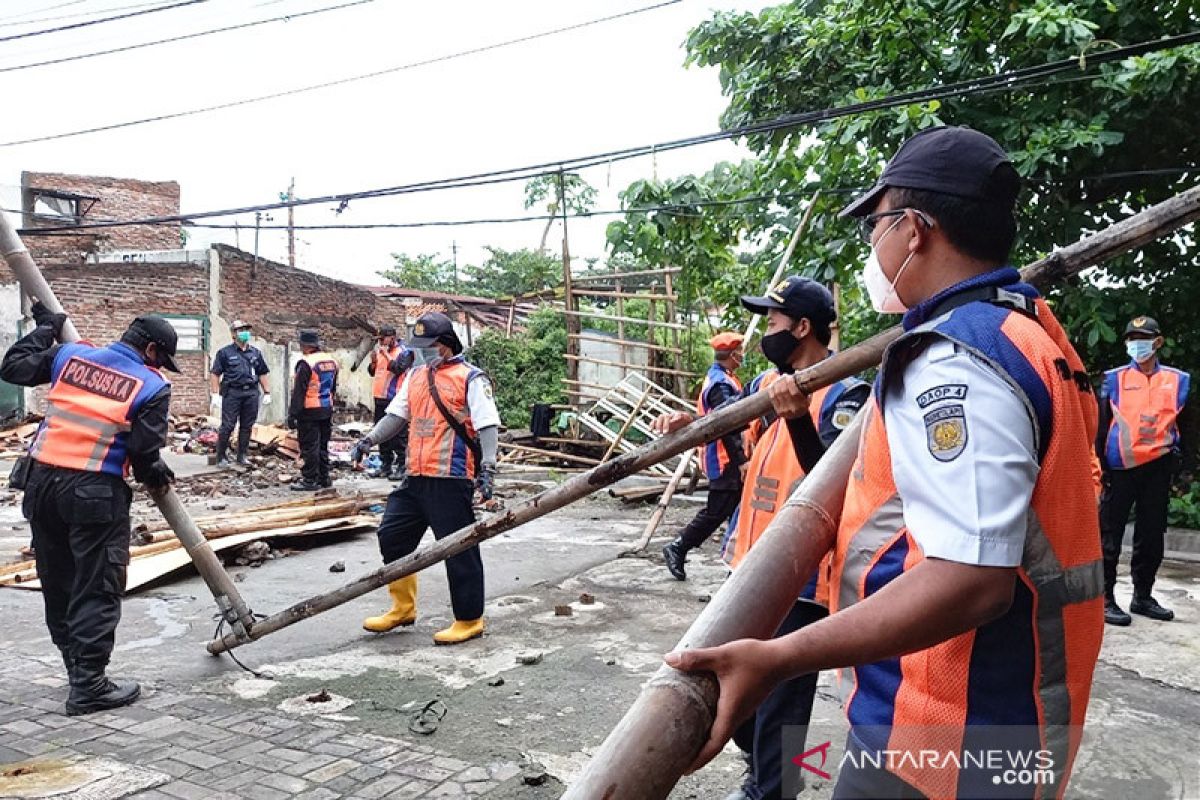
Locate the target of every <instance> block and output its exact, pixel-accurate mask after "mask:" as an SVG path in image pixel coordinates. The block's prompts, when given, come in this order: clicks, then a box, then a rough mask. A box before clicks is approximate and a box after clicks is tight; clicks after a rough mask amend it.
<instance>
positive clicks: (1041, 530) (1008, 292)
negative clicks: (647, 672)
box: [667, 128, 1104, 798]
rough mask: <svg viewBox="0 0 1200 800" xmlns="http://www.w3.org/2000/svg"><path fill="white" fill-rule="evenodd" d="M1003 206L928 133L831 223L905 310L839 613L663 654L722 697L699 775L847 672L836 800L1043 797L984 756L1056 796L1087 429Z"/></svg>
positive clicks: (839, 584) (1082, 567)
mask: <svg viewBox="0 0 1200 800" xmlns="http://www.w3.org/2000/svg"><path fill="white" fill-rule="evenodd" d="M1018 188H1019V179H1018V177H1017V174H1016V171H1015V169H1014V168H1013V167H1012V164H1011V163H1010V161H1009V160H1008V158H1007V156H1006V155H1005V153H1004V151H1003V150H1002V149H1001V148H1000V147H999V145H997V144H996V143H995V142H994V141H993V140H992V139H990V138H989V137H987V136H985V135H983V134H981V133H978V132H976V131H972V130H970V129H967V128H934V129H929V130H925V131H922V132H921V133H919V134H917V135H916V136H914V137H912V138H911V139H909V140H908V141H907V142H906V143H905V144H904V145H903V146H902V147H901V148H900V150H899V151H898V152H897V154H896V155H895V157H894V158H893V159H892V161H891V162H890V163H889V164H888V166H887V167H886V168H885V169H884V172H883V175H882V176H881V178H880V180H879V183H878V184H877V185H876V186H875V187H874V188H873V189H871V190H870V191H869V192H868V193H867V194H866V195H864V196H863V197H862V198H860V199H859V200H857V201H855V202H854V203H852V204H851V205H850V206H849V207H848V208H847V209H846V210H845V211H844V212H843V213H844V214H847V215H850V216H854V217H857V218H859V219H860V220H861V223H862V229H863V234H864V237H865V238H866V239H867V240H868V241H869V243H870V246H871V256H870V258H869V259H868V261H867V266H866V272H865V275H864V278H865V283H866V286H867V290H868V293H869V294H870V297H871V302H872V305H873V306H874V307H875V308H876V309H878V310H879V311H881V312H887V313H899V312H906V313H905V317H904V329H905V334H904V335H903V336H902V337H901V338H900V339H899V340H897V341H896V342H895V343H894V344H893V345H891V347H890V348H889V350H888V352H887V354H886V356H885V358H884V363H883V367H882V368H881V371H880V375H879V378H878V380H877V382H876V384H875V389H874V397H873V403H872V405H871V406H870V407H869V408H868V412H867V413H869V414H870V416H869V418H868V420H867V424H866V425H865V426H864V428H863V433H862V438H861V440H860V445H859V454H858V458H857V461H856V463H855V467H854V469H853V471H852V473H851V477H850V481H849V484H848V485H847V489H846V497H845V503H844V506H843V510H842V516H841V521H840V526H839V530H838V534H837V543H836V546H835V550H834V558H833V580H832V592H831V610H832V611H833V612H834V613H832V614H831V616H830V617H828V618H827V619H825V620H823V621H821V622H818V623H816V624H814V625H810V626H808V627H806V628H804V629H802V630H800V631H798V632H796V633H794V634H792V635H790V636H787V637H784V638H782V639H772V640H769V641H757V640H740V641H736V642H732V643H730V644H727V645H724V646H722V647H717V648H710V649H702V650H696V651H690V652H689V651H684V652H679V653H672V654H669V655H668V656H667V663H668V664H670V665H671V666H674V667H676V668H678V669H683V670H688V671H697V670H703V671H709V672H713V673H715V674H716V676H717V678H718V680H719V682H720V701H719V705H718V710H717V717H716V720H715V721H714V723H713V726H712V730H711V733H710V738H709V741H708V742H707V744H706V745H705V746H704V748H703V749H702V751H701V753H700V755H699V757H698V759H697V764H703V763H705V762H707V761H708V760H709V759H711V758H712V757H713V756H714V755H716V753H717V752H719V750H720V748H721V746H722V745H723V743H724V742H725V740H726V739H728V738H729V736H730V734H731V733H732V731H733V729H734V727H735V726H736V725H737V723H738V722H739V721H740V720H741V719H744V718H745V717H746V716H748V714H749V713H750V712H751V711H752V710H753V709H754V708H756V707H757V706H758V705H759V703H760V702H761V700H762V698H763V697H765V696H766V694H767V693H768V692H769V691H770V690H771V688H772V687H773V686H774V685H775V684H776V683H778V682H779V681H780V680H785V679H788V678H791V677H794V676H796V675H802V674H805V673H809V672H814V671H817V670H821V669H829V668H840V669H841V672H840V675H839V683H840V686H841V690H842V694H843V698H844V703H845V709H846V713H847V716H848V717H849V720H850V724H851V733H850V737H849V739H848V741H847V743H846V755H845V756H844V757H843V758H842V759H841V761H840V762H838V764H837V765H836V766H837V768H838V773H839V774H838V784H837V787H836V788H835V790H834V796H835V797H839V798H850V797H906V798H912V797H954V796H958V797H963V796H966V797H976V798H986V797H1001V796H1002V797H1031V796H1034V795H1035V793H1039V792H1040V791H1042V790H1041V789H1039V788H1038V787H1036V786H1029V785H1025V786H1015V787H1014V786H1011V785H1003V786H1002V785H1000V782H999V781H998V780H997V779H996V777H995V776H996V773H995V772H994V771H993V770H992V769H989V768H988V764H989V763H990V762H988V761H985V762H984V763H983V764H982V766H981V765H980V762H979V761H978V759H974V760H971V759H966V758H964V757H963V755H964V754H966V753H970V754H972V756H973V757H974V756H977V755H978V754H979V753H981V752H982V753H984V754H987V753H989V752H996V751H998V752H999V754H1000V756H999V757H1000V758H1001V759H1009V758H1018V759H1019V758H1027V757H1028V758H1033V759H1036V760H1035V761H1034V762H1033V763H1035V764H1037V765H1038V767H1039V769H1040V768H1043V767H1044V768H1045V770H1046V771H1047V772H1046V773H1045V774H1046V777H1047V778H1048V779H1049V780H1047V781H1044V783H1050V784H1051V785H1052V786H1053V789H1051V790H1050V791H1051V792H1052V793H1053V794H1055V795H1056V796H1061V795H1062V793H1063V792H1064V790H1065V784H1066V781H1067V777H1068V776H1069V774H1070V769H1071V762H1072V760H1073V758H1074V756H1075V752H1076V750H1077V749H1078V746H1079V741H1080V735H1081V731H1082V725H1083V721H1084V717H1085V715H1086V712H1087V703H1088V697H1089V694H1090V691H1091V681H1092V673H1093V671H1094V669H1095V664H1096V658H1097V655H1098V653H1099V649H1100V639H1101V635H1102V632H1103V625H1104V623H1103V601H1102V598H1103V591H1104V584H1103V574H1102V568H1101V564H1102V562H1101V554H1100V541H1099V522H1098V517H1097V510H1096V502H1095V487H1094V482H1093V478H1092V474H1091V459H1090V448H1091V444H1092V442H1093V441H1094V437H1095V433H1096V420H1097V410H1096V403H1095V398H1094V396H1093V395H1092V393H1091V388H1090V385H1089V383H1088V380H1087V375H1086V373H1085V372H1084V370H1083V365H1082V363H1081V362H1080V360H1079V357H1078V355H1077V354H1076V353H1075V350H1074V348H1073V347H1072V346H1071V345H1070V343H1069V342H1068V341H1067V339H1066V336H1065V333H1064V332H1063V330H1062V327H1061V326H1060V325H1059V324H1058V321H1057V320H1056V319H1055V318H1054V316H1053V314H1052V313H1051V311H1050V309H1049V306H1048V305H1047V304H1046V303H1045V302H1044V301H1043V300H1042V299H1041V298H1040V297H1039V296H1038V294H1037V292H1036V290H1034V289H1033V288H1032V287H1030V286H1028V285H1026V284H1023V283H1021V282H1020V278H1019V275H1018V273H1017V272H1016V271H1015V270H1013V269H1011V268H1009V267H1007V266H1005V264H1006V263H1007V259H1008V253H1009V250H1010V248H1011V245H1012V242H1013V239H1014V238H1015V233H1016V223H1015V218H1014V215H1013V207H1014V204H1015V201H1016V196H1017V192H1018ZM793 394H794V398H793V401H792V402H790V403H789V400H788V398H787V397H786V396H784V393H783V392H782V391H781V392H780V393H779V396H778V397H773V399H775V400H776V408H777V409H778V410H779V411H780V413H781V414H786V413H788V408H789V404H792V405H802V404H803V402H804V401H805V399H804V398H803V395H802V394H801V393H800V392H799V390H798V389H797V390H795V391H794V393H793ZM928 752H936V753H937V754H938V757H937V758H934V759H931V758H927V757H920V758H918V757H916V756H918V755H919V754H921V753H928ZM897 754H898V755H897ZM905 754H907V755H908V756H909V757H908V758H905V757H904V756H905ZM948 754H949V755H948ZM794 755H796V756H798V757H799V756H801V755H802V754H801V753H796V754H794ZM951 755H952V756H953V758H952V757H950V756H951ZM785 757H788V754H786V753H785ZM998 787H999V788H998Z"/></svg>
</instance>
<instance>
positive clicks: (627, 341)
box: [567, 317, 683, 353]
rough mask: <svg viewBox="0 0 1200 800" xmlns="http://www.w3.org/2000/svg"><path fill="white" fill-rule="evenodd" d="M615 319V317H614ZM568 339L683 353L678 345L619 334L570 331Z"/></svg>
mask: <svg viewBox="0 0 1200 800" xmlns="http://www.w3.org/2000/svg"><path fill="white" fill-rule="evenodd" d="M614 319H615V317H614ZM567 338H568V339H586V340H587V341H589V342H611V343H612V344H619V345H625V346H627V347H643V348H645V349H647V350H659V351H662V352H664V353H682V352H683V350H682V349H681V348H678V347H671V346H669V345H663V344H655V343H652V342H638V341H634V340H633V339H622V338H620V337H619V336H597V335H595V334H589V333H568V334H567Z"/></svg>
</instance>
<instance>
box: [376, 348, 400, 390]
mask: <svg viewBox="0 0 1200 800" xmlns="http://www.w3.org/2000/svg"><path fill="white" fill-rule="evenodd" d="M403 352H404V346H403V345H399V344H396V345H393V346H392V347H390V348H388V349H387V350H379V349H376V350H375V351H374V352H372V353H371V362H372V365H373V370H372V371H373V372H374V373H375V377H374V380H373V382H372V384H371V396H372V397H374V398H375V399H376V400H391V399H392V398H393V397H395V396H396V390H397V389H399V388H400V379H401V378H403V377H404V375H403V373H401V374H400V375H397V374H396V373H394V372H392V371H391V370H390V369H388V367H389V366H391V364H392V362H393V361H395V360H396V359H397V358H399V357H400V354H401V353H403Z"/></svg>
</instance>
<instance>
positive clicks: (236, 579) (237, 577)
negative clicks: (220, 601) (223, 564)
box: [233, 572, 246, 583]
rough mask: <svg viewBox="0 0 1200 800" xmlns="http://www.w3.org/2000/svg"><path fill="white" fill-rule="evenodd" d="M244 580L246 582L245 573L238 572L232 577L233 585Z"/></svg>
mask: <svg viewBox="0 0 1200 800" xmlns="http://www.w3.org/2000/svg"><path fill="white" fill-rule="evenodd" d="M244 580H246V573H244V572H239V573H238V574H236V575H234V576H233V581H234V583H241V582H242V581H244Z"/></svg>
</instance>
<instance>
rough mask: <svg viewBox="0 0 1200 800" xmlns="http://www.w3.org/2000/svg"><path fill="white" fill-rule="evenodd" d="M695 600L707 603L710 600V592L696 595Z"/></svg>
mask: <svg viewBox="0 0 1200 800" xmlns="http://www.w3.org/2000/svg"><path fill="white" fill-rule="evenodd" d="M696 600H697V602H700V603H707V602H708V601H709V600H712V595H711V594H702V595H700V596H698V597H697V598H696Z"/></svg>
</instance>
